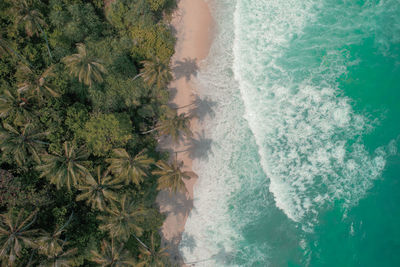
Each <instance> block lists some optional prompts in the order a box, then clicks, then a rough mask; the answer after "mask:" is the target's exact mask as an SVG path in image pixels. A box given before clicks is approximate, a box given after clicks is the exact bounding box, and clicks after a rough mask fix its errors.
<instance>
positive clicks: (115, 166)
mask: <svg viewBox="0 0 400 267" xmlns="http://www.w3.org/2000/svg"><path fill="white" fill-rule="evenodd" d="M106 161H107V162H108V163H110V167H109V169H110V170H111V171H112V172H113V173H114V174H116V175H117V176H118V177H119V178H120V179H122V180H124V181H125V183H126V184H128V183H129V182H133V183H135V184H137V185H139V183H140V182H142V181H143V177H146V176H147V170H148V169H149V168H150V165H151V164H152V163H154V161H153V160H152V159H150V158H148V157H147V156H146V155H143V151H142V152H140V153H138V154H137V155H136V156H131V155H129V153H128V152H126V150H125V149H123V148H117V149H114V150H113V152H112V157H111V158H109V159H107V160H106Z"/></svg>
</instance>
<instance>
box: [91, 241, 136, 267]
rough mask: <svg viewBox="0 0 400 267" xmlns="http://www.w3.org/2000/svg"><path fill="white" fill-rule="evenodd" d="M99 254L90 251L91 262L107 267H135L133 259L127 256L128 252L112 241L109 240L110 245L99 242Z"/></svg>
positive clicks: (121, 245) (105, 242)
mask: <svg viewBox="0 0 400 267" xmlns="http://www.w3.org/2000/svg"><path fill="white" fill-rule="evenodd" d="M100 249H101V252H100V253H99V252H97V251H95V250H92V251H91V253H92V261H94V262H95V263H97V264H99V265H101V266H107V267H123V266H135V264H134V261H133V258H132V257H131V256H130V255H129V252H128V251H127V250H125V249H124V244H122V243H121V244H119V246H117V245H116V244H115V242H114V239H113V238H112V239H111V243H110V242H107V241H106V240H103V241H102V242H101V248H100Z"/></svg>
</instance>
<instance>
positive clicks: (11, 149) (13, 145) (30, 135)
mask: <svg viewBox="0 0 400 267" xmlns="http://www.w3.org/2000/svg"><path fill="white" fill-rule="evenodd" d="M47 134H48V133H45V132H39V131H38V130H37V129H36V128H35V127H34V126H33V124H31V123H28V124H26V125H25V127H23V128H22V130H20V131H18V130H17V129H15V128H13V127H12V126H11V125H9V124H7V123H4V124H3V129H0V147H1V150H2V151H3V152H4V154H8V155H13V156H14V160H15V162H16V163H17V164H18V165H19V166H20V167H22V166H23V165H24V164H25V163H26V162H27V160H28V155H29V154H30V155H31V156H32V157H33V159H34V160H35V161H36V162H37V163H40V158H39V152H40V150H41V149H42V147H43V145H44V144H46V143H45V142H43V141H42V140H43V139H44V138H45V136H46V135H47Z"/></svg>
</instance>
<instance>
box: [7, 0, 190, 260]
mask: <svg viewBox="0 0 400 267" xmlns="http://www.w3.org/2000/svg"><path fill="white" fill-rule="evenodd" d="M175 8H176V2H175V0H106V1H103V0H90V1H89V0H86V1H85V0H2V1H0V23H1V28H0V120H1V122H0V149H1V157H0V213H1V215H0V259H1V263H2V266H171V265H172V263H171V262H170V260H169V257H168V253H167V252H166V251H165V248H162V246H161V244H160V242H161V241H160V235H159V232H160V227H161V225H162V224H163V220H164V217H163V215H162V214H160V213H159V209H158V206H157V204H156V203H155V198H156V196H157V193H158V191H159V190H170V191H171V193H174V192H176V191H184V190H185V187H184V184H183V180H182V179H184V178H187V174H186V173H185V172H183V171H181V164H180V163H179V162H176V161H175V162H174V161H172V162H171V161H170V160H169V159H170V155H169V154H168V153H167V152H162V151H159V150H158V149H157V143H158V140H159V138H160V136H163V135H169V136H171V137H172V139H174V140H176V141H178V140H179V138H180V136H182V135H191V133H190V130H189V128H190V125H189V117H188V116H186V115H185V114H181V115H177V110H176V109H174V108H171V107H169V106H168V102H169V93H168V90H167V86H168V83H169V82H170V81H171V79H172V75H171V70H170V60H171V57H172V55H173V54H174V46H175V37H174V32H173V29H172V28H171V27H170V26H169V22H170V20H171V16H172V12H173V11H174V9H175Z"/></svg>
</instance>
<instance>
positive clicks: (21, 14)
mask: <svg viewBox="0 0 400 267" xmlns="http://www.w3.org/2000/svg"><path fill="white" fill-rule="evenodd" d="M13 2H14V7H13V11H14V14H15V16H16V19H15V21H16V23H17V24H19V23H21V24H23V25H24V26H25V32H26V34H27V35H28V36H29V37H31V36H33V35H37V36H39V31H40V30H41V27H42V26H43V27H44V26H46V22H45V21H44V20H43V15H42V13H40V11H39V10H37V9H32V8H31V7H30V6H29V5H28V2H27V1H26V0H17V1H13Z"/></svg>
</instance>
